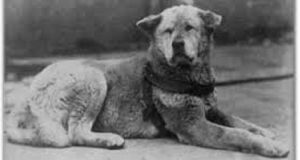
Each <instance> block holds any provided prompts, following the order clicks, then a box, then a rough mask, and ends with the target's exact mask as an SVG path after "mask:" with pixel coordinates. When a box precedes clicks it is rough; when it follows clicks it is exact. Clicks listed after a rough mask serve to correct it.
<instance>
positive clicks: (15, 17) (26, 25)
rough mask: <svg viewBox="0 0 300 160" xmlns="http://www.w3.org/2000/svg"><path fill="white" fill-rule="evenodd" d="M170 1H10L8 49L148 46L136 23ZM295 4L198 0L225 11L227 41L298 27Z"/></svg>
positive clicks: (30, 52)
mask: <svg viewBox="0 0 300 160" xmlns="http://www.w3.org/2000/svg"><path fill="white" fill-rule="evenodd" d="M168 1H170V0H161V1H159V0H152V1H150V0H5V5H4V6H5V46H6V48H5V51H6V53H7V54H9V55H12V56H21V55H27V56H35V55H38V56H47V55H49V54H73V53H78V52H99V51H109V50H118V49H130V50H131V49H139V48H141V47H142V48H143V47H144V44H145V42H146V39H145V37H144V36H143V35H141V34H140V32H139V31H138V30H137V28H136V27H135V22H136V21H137V20H139V19H140V18H142V17H144V16H146V15H148V14H149V13H150V12H157V11H159V10H161V9H162V8H164V7H165V6H166V4H168ZM293 3H294V2H293V0H209V1H208V0H197V1H195V4H196V5H197V6H200V7H201V8H204V9H211V10H214V11H216V12H217V13H220V14H222V15H223V16H224V23H223V25H222V27H221V28H220V29H219V30H218V34H217V36H216V39H217V42H221V43H233V42H236V41H239V40H244V39H247V38H249V36H250V38H251V37H253V36H257V35H262V38H264V37H266V36H275V37H276V36H280V35H276V34H281V33H282V32H286V31H287V30H292V29H293V25H294V22H293V19H294V14H293ZM279 32H280V33H279ZM246 33H247V34H246ZM140 42H143V43H140ZM136 44H141V45H136Z"/></svg>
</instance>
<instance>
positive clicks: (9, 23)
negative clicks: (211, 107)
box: [4, 0, 295, 160]
mask: <svg viewBox="0 0 300 160" xmlns="http://www.w3.org/2000/svg"><path fill="white" fill-rule="evenodd" d="M178 3H194V5H195V6H198V7H200V8H202V9H209V10H212V11H214V12H216V13H218V14H220V15H222V16H223V23H222V25H221V26H220V27H219V28H217V30H216V32H215V42H216V45H215V49H214V50H213V51H212V53H211V54H212V55H211V60H212V65H213V67H214V69H215V71H216V76H217V83H218V84H223V86H220V85H219V86H217V89H218V100H219V106H220V108H222V110H224V111H225V112H228V113H230V114H234V115H237V116H240V117H241V118H244V119H246V120H248V121H251V122H253V123H256V124H258V125H260V126H263V127H266V128H268V129H270V130H272V131H273V132H275V133H277V138H278V139H280V140H281V141H283V142H284V143H285V144H286V145H289V146H290V149H293V147H294V145H293V143H294V130H293V128H294V107H295V105H294V78H293V76H294V57H295V52H294V18H295V17H294V11H295V9H294V3H295V2H294V0H194V1H193V0H4V7H5V8H4V10H5V22H4V24H5V34H4V35H5V80H6V82H5V85H4V87H5V94H6V95H7V94H8V93H11V91H12V90H13V89H16V88H22V86H23V85H28V84H30V81H31V77H32V76H33V75H35V74H36V73H38V72H39V71H41V70H42V69H43V68H44V67H46V66H47V65H49V64H50V63H53V62H56V61H60V60H65V59H77V58H92V59H99V60H102V59H115V58H124V57H129V56H134V55H136V54H147V53H146V49H147V47H148V41H147V39H146V37H145V36H144V35H143V34H142V33H141V32H140V31H139V30H138V29H137V27H136V26H135V23H136V22H137V21H138V20H139V19H141V18H143V17H145V16H147V15H149V14H156V13H159V12H160V11H162V10H163V9H164V8H167V7H170V6H172V5H175V4H178ZM224 84H225V85H224ZM26 89H27V88H26ZM19 94H20V95H22V93H21V92H20V93H19ZM127 144H128V148H130V149H131V150H122V151H119V152H117V153H116V152H115V154H111V152H109V153H107V151H105V150H100V149H97V150H91V149H86V150H84V149H82V148H79V149H80V150H84V151H83V152H78V151H76V148H75V149H74V148H73V149H70V150H72V151H71V152H68V151H70V150H67V151H66V150H54V149H45V150H43V151H42V152H41V150H40V149H39V148H25V147H23V146H21V147H20V146H17V145H12V144H10V145H7V146H6V147H4V148H5V149H6V152H5V154H6V153H7V154H6V156H5V158H6V159H20V157H22V159H44V158H45V157H48V158H49V159H57V157H56V156H61V155H64V156H65V157H64V158H66V159H89V158H93V156H90V155H97V156H98V157H102V158H103V159H114V158H113V156H116V157H118V156H119V158H117V159H120V157H122V158H121V159H124V157H127V158H128V159H164V158H161V157H165V159H168V158H170V157H166V155H174V157H173V159H177V157H176V156H179V157H180V156H182V155H184V156H185V157H187V159H189V157H190V158H192V157H194V158H195V157H197V158H195V159H198V158H200V159H201V158H202V159H216V160H217V159H220V160H221V159H222V160H224V159H228V160H231V159H236V154H237V153H232V152H222V151H218V152H216V151H215V150H207V149H203V148H199V147H198V148H196V147H195V148H193V147H191V146H190V148H189V147H187V146H180V145H178V144H177V145H176V144H174V143H173V142H172V143H169V142H168V143H165V141H161V140H157V141H151V142H149V141H145V142H144V141H142V142H141V141H135V140H131V141H128V142H127ZM148 144H151V145H148ZM174 146H175V147H174ZM176 147H177V148H176ZM161 148H164V149H163V150H161ZM141 149H144V150H143V151H142V153H143V154H140V151H141ZM44 151H45V152H44ZM73 151H74V152H73ZM148 151H149V152H151V154H147V152H148ZM90 152H92V153H90ZM11 153H16V154H11ZM46 153H53V154H46ZM57 153H60V154H57ZM74 153H80V155H79V154H74ZM33 155H34V157H33ZM74 155H75V156H74ZM147 155H153V156H154V158H153V157H152V158H151V156H150V158H149V156H148V157H147ZM130 156H131V157H130ZM144 156H146V157H147V158H143V157H144ZM212 156H213V158H212ZM55 157H56V158H55ZM87 157H88V158H87ZM157 157H160V158H157ZM238 157H240V158H241V159H243V158H246V159H249V160H250V159H254V158H253V157H251V156H249V155H245V154H243V155H241V156H238ZM247 157H248V158H247ZM171 159H172V158H171ZM255 159H259V160H260V159H264V158H262V157H260V158H258V157H255ZM286 159H293V151H291V153H290V156H289V157H288V158H286Z"/></svg>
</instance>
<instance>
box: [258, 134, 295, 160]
mask: <svg viewBox="0 0 300 160" xmlns="http://www.w3.org/2000/svg"><path fill="white" fill-rule="evenodd" d="M253 152H255V153H257V154H260V155H263V156H266V157H274V158H283V157H287V156H288V154H289V150H288V149H287V147H285V146H284V145H283V144H281V143H279V142H277V141H274V140H271V139H267V138H261V140H259V142H257V143H254V145H253Z"/></svg>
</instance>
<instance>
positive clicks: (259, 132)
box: [249, 128, 276, 139]
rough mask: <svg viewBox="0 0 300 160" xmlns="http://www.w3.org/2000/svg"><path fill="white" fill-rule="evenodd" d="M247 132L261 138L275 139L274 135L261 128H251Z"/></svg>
mask: <svg viewBox="0 0 300 160" xmlns="http://www.w3.org/2000/svg"><path fill="white" fill-rule="evenodd" d="M249 131H250V132H252V133H254V134H257V135H261V136H264V137H267V138H271V139H275V137H276V135H275V133H273V132H271V131H268V130H266V129H263V128H260V129H256V128H251V129H249Z"/></svg>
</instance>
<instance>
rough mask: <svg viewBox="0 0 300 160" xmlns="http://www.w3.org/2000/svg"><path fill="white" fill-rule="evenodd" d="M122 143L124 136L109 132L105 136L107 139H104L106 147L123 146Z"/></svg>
mask: <svg viewBox="0 0 300 160" xmlns="http://www.w3.org/2000/svg"><path fill="white" fill-rule="evenodd" d="M124 144H125V140H124V138H123V137H121V136H119V135H116V134H111V135H110V136H109V137H107V139H105V145H106V148H108V149H119V148H123V147H124Z"/></svg>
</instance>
